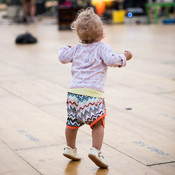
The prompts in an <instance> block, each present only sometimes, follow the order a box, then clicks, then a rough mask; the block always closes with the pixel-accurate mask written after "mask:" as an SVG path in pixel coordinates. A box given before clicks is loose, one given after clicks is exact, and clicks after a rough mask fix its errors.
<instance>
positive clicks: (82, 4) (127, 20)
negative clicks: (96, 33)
mask: <svg viewBox="0 0 175 175" xmlns="http://www.w3.org/2000/svg"><path fill="white" fill-rule="evenodd" d="M90 6H91V7H94V9H95V10H96V12H97V14H98V15H99V16H101V17H102V19H103V20H104V22H105V23H107V24H121V23H122V24H151V23H154V24H158V23H163V24H173V23H175V1H174V0H0V10H1V13H2V11H3V12H4V13H3V15H2V18H4V19H8V20H11V22H15V23H29V22H34V21H35V20H37V19H41V17H44V16H46V17H47V16H49V17H53V18H55V19H57V23H58V29H59V30H65V29H70V23H71V22H72V21H73V19H74V18H75V16H76V12H77V11H78V10H79V9H81V8H86V7H90Z"/></svg>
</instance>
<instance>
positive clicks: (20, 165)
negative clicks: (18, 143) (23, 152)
mask: <svg viewBox="0 0 175 175" xmlns="http://www.w3.org/2000/svg"><path fill="white" fill-rule="evenodd" d="M0 162H1V163H0V175H24V174H27V175H41V174H40V173H39V172H38V171H37V170H36V169H35V168H33V167H32V166H30V164H28V163H27V162H26V161H25V160H23V159H22V158H21V157H20V156H19V155H18V154H16V153H15V152H14V151H12V150H11V149H10V148H9V147H8V146H7V145H6V144H0Z"/></svg>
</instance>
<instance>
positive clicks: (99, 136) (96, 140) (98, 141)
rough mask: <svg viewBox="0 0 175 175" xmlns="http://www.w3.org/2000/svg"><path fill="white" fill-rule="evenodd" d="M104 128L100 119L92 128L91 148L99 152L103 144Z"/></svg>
mask: <svg viewBox="0 0 175 175" xmlns="http://www.w3.org/2000/svg"><path fill="white" fill-rule="evenodd" d="M103 136H104V127H103V124H102V119H101V120H100V121H98V122H97V123H95V124H94V125H93V127H92V147H94V148H96V149H98V150H100V149H101V146H102V143H103Z"/></svg>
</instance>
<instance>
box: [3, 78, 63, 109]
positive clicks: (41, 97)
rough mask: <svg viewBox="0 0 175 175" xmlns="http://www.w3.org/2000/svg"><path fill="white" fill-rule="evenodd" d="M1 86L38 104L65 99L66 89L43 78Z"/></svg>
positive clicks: (52, 102)
mask: <svg viewBox="0 0 175 175" xmlns="http://www.w3.org/2000/svg"><path fill="white" fill-rule="evenodd" d="M2 87H3V88H5V89H7V90H8V91H10V92H12V93H13V94H15V95H17V96H18V97H20V98H22V99H24V100H26V101H28V102H30V103H31V104H34V105H37V106H40V105H46V104H54V103H58V102H60V101H61V102H63V101H64V100H65V99H66V89H65V88H61V87H59V86H57V85H55V84H53V83H50V82H48V81H45V80H37V81H23V82H17V83H13V85H12V83H4V84H3V85H2Z"/></svg>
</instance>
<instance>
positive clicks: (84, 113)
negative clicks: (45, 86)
mask: <svg viewBox="0 0 175 175" xmlns="http://www.w3.org/2000/svg"><path fill="white" fill-rule="evenodd" d="M67 115H68V118H67V123H66V125H67V127H68V128H71V129H76V128H79V127H80V126H82V125H84V124H88V125H90V127H91V128H92V126H93V125H94V124H95V123H96V122H97V121H99V120H100V119H102V121H103V127H104V119H105V116H106V107H105V102H104V99H103V98H97V97H90V96H86V95H78V94H73V93H70V92H68V94H67Z"/></svg>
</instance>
